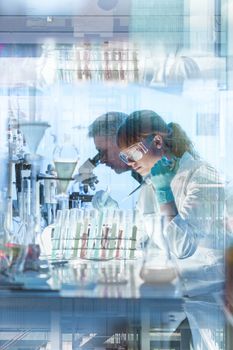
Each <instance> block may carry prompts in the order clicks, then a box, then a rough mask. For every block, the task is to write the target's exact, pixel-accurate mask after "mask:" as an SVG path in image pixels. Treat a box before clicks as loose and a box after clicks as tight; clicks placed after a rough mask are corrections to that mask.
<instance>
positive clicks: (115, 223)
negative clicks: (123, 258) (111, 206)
mask: <svg viewBox="0 0 233 350" xmlns="http://www.w3.org/2000/svg"><path fill="white" fill-rule="evenodd" d="M118 229H119V210H117V209H115V210H114V212H113V218H112V228H111V235H110V237H109V251H108V258H109V259H113V256H114V250H115V248H116V236H117V232H118Z"/></svg>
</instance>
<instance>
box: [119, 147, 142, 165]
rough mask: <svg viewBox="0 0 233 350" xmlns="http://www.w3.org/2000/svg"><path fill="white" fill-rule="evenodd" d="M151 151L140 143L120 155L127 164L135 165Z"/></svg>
mask: <svg viewBox="0 0 233 350" xmlns="http://www.w3.org/2000/svg"><path fill="white" fill-rule="evenodd" d="M148 151H149V149H148V148H147V147H146V145H144V143H143V142H138V143H137V144H135V145H132V146H131V147H129V148H127V150H125V151H122V152H120V153H119V158H120V159H121V160H122V161H123V162H124V163H125V164H129V163H133V162H137V161H138V160H140V159H142V157H143V156H144V155H145V154H146V153H147V152H148Z"/></svg>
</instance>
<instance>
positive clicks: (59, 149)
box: [53, 135, 79, 209]
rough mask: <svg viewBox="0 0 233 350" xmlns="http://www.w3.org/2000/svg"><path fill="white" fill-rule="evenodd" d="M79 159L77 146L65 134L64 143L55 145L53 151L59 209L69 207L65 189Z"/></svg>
mask: <svg viewBox="0 0 233 350" xmlns="http://www.w3.org/2000/svg"><path fill="white" fill-rule="evenodd" d="M78 160H79V152H78V150H77V148H76V147H75V146H74V145H73V144H72V143H71V142H70V137H69V136H67V135H65V137H64V143H63V144H62V145H61V146H59V145H58V146H56V147H55V149H54V152H53V161H54V165H55V169H56V172H57V180H58V196H57V199H58V204H59V208H60V209H65V208H69V197H68V195H67V189H68V186H69V183H70V181H71V180H72V175H73V173H74V170H75V168H76V165H77V163H78Z"/></svg>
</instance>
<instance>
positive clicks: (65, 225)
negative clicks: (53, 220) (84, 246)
mask: <svg viewBox="0 0 233 350" xmlns="http://www.w3.org/2000/svg"><path fill="white" fill-rule="evenodd" d="M69 219H70V211H69V209H63V210H62V226H61V238H60V252H61V256H62V258H64V257H65V258H66V253H67V252H66V249H67V240H68V238H69V229H70V226H69V223H70V221H69Z"/></svg>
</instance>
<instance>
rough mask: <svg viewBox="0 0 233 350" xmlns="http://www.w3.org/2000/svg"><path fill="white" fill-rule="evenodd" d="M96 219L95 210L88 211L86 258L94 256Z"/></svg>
mask: <svg viewBox="0 0 233 350" xmlns="http://www.w3.org/2000/svg"><path fill="white" fill-rule="evenodd" d="M96 218H97V210H95V209H91V210H90V222H89V234H88V258H92V257H93V255H94V250H93V248H94V243H95V235H96Z"/></svg>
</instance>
